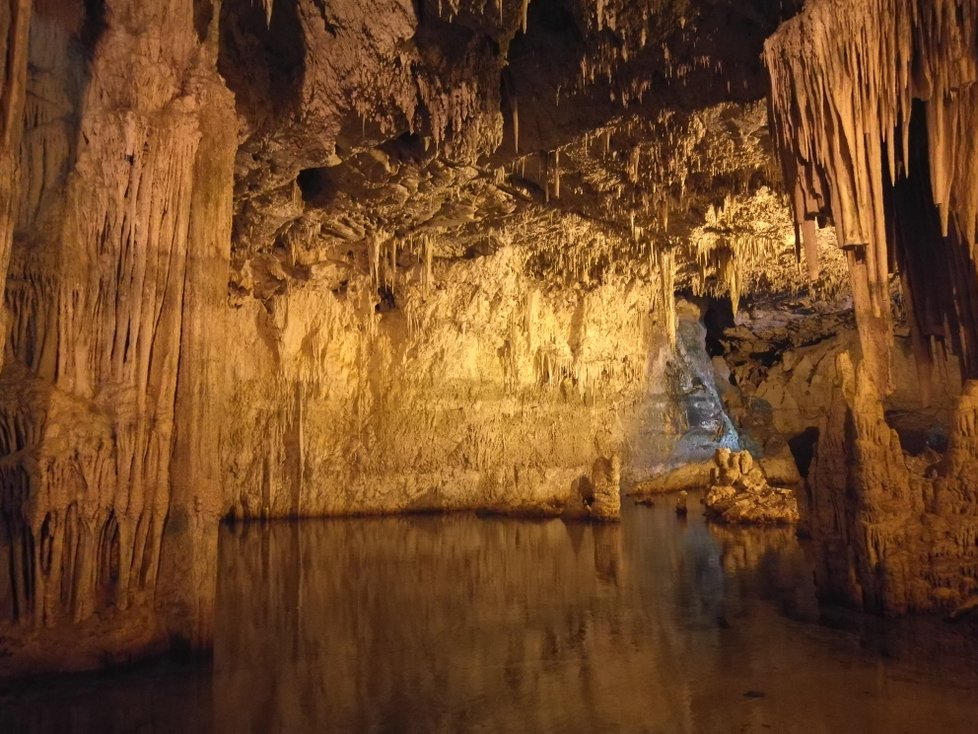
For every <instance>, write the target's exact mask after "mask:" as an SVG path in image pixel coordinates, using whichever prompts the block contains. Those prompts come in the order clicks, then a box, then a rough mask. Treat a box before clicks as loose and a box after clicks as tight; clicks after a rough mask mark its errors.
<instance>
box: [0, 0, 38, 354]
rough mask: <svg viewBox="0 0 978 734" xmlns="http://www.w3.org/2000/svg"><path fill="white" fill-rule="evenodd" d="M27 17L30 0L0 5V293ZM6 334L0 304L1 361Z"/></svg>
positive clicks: (14, 185)
mask: <svg viewBox="0 0 978 734" xmlns="http://www.w3.org/2000/svg"><path fill="white" fill-rule="evenodd" d="M30 16H31V0H12V1H11V2H5V3H2V4H0V36H2V37H3V48H4V49H5V52H4V54H3V55H0V292H3V287H4V285H5V283H6V280H7V263H8V262H9V260H10V249H11V245H12V244H13V234H14V220H15V218H16V212H15V205H14V202H15V201H16V199H17V190H18V178H19V177H18V166H17V163H18V156H19V153H20V135H21V131H22V130H23V117H24V98H25V96H26V85H27V47H28V29H29V27H30ZM6 336H7V318H6V310H5V309H4V308H3V307H2V306H0V364H3V352H4V346H5V343H6Z"/></svg>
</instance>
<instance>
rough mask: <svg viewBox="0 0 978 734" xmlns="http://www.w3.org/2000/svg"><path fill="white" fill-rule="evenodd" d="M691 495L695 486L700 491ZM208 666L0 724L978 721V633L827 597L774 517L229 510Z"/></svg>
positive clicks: (88, 680) (464, 727) (231, 727)
mask: <svg viewBox="0 0 978 734" xmlns="http://www.w3.org/2000/svg"><path fill="white" fill-rule="evenodd" d="M691 500H692V501H691V502H690V507H691V508H697V507H698V504H697V500H698V497H691ZM215 623H216V624H215V627H216V635H215V650H214V659H213V663H212V664H189V663H176V662H173V661H167V662H158V663H154V664H151V665H145V666H140V667H138V668H135V669H132V670H128V671H123V672H118V673H111V674H103V675H99V676H94V675H89V676H74V677H69V678H62V679H57V680H53V681H50V682H38V681H34V682H32V683H30V684H29V685H27V684H22V685H19V686H14V687H9V686H8V687H7V688H6V689H5V690H2V691H0V731H3V732H8V731H9V732H31V733H32V734H33V733H41V732H100V733H104V732H153V733H155V732H196V731H200V732H211V731H214V732H320V731H364V732H366V731H385V732H386V731H418V732H459V731H491V732H502V731H561V732H567V731H573V732H601V731H627V732H632V731H634V732H639V731H649V732H660V731H661V732H766V731H775V732H822V731H825V732H834V731H858V732H863V733H871V732H887V733H890V732H928V731H940V732H957V731H961V732H972V731H974V730H975V722H976V721H978V696H976V695H975V694H976V692H978V634H976V628H975V627H974V626H970V625H969V624H957V625H952V624H949V623H946V622H943V621H940V620H935V619H914V620H879V619H875V618H867V617H865V616H862V615H856V614H851V613H844V612H841V611H838V610H831V609H825V608H820V607H819V606H818V605H817V604H816V602H815V600H814V595H813V588H812V585H811V570H810V567H809V565H808V563H807V561H806V558H805V549H804V547H803V545H802V544H800V543H799V542H798V541H797V540H796V539H795V538H794V536H793V533H792V532H791V531H788V530H784V529H768V530H761V529H756V530H753V529H752V530H734V529H728V528H722V527H716V526H710V525H707V524H705V523H704V521H703V520H702V518H700V517H699V516H698V513H697V512H695V511H691V512H690V515H689V517H688V519H686V520H680V519H678V518H677V517H676V515H675V513H674V511H673V509H672V501H671V500H670V498H669V497H663V498H661V499H660V500H659V501H658V505H657V506H655V507H637V506H632V505H631V504H630V503H627V502H626V506H625V507H624V508H623V518H622V522H621V525H620V526H618V525H583V524H581V525H565V524H564V523H563V522H561V521H546V522H531V521H517V520H508V519H495V518H490V519H481V518H476V517H473V516H466V515H459V516H407V517H398V518H379V519H351V520H324V521H305V522H301V523H284V522H283V523H275V524H271V525H258V524H254V525H243V526H242V525H238V526H236V527H225V528H222V534H221V540H220V570H219V577H218V599H217V609H216V620H215Z"/></svg>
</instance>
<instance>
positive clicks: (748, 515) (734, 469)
mask: <svg viewBox="0 0 978 734" xmlns="http://www.w3.org/2000/svg"><path fill="white" fill-rule="evenodd" d="M703 504H704V506H705V508H706V515H707V517H709V518H710V519H711V520H717V521H720V522H726V523H732V524H744V525H782V524H791V523H795V522H797V521H798V517H799V515H798V502H797V500H796V499H795V494H794V490H792V489H785V488H780V487H772V486H771V485H770V484H769V483H768V480H767V477H766V476H765V474H764V470H763V469H762V468H761V465H760V464H759V463H757V462H755V461H754V459H753V457H752V456H751V455H750V452H749V451H740V452H736V453H735V452H733V451H730V450H729V449H718V450H717V452H716V456H715V457H714V468H713V471H712V473H711V476H710V488H709V491H708V492H707V493H706V496H705V498H704V500H703Z"/></svg>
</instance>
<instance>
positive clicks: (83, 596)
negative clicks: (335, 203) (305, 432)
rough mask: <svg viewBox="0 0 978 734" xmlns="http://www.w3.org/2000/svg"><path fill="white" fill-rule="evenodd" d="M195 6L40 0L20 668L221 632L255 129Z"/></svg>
mask: <svg viewBox="0 0 978 734" xmlns="http://www.w3.org/2000/svg"><path fill="white" fill-rule="evenodd" d="M194 20H195V14H194V4H193V3H191V1H190V0H167V1H166V2H155V3H150V4H147V3H142V2H135V1H130V0H110V1H108V2H105V3H98V4H86V5H85V6H82V5H81V4H80V3H75V2H71V1H70V0H47V1H45V2H40V1H39V2H37V3H36V4H35V6H34V15H33V20H32V23H31V28H30V48H29V62H28V63H29V74H28V79H27V90H28V109H27V114H26V126H25V129H24V132H23V144H22V146H21V149H20V156H21V162H20V170H21V172H22V178H21V181H20V184H21V186H20V189H21V196H20V201H19V205H18V220H17V224H16V236H15V238H14V247H13V255H12V259H11V264H10V269H9V274H8V278H7V288H6V305H7V308H8V309H9V311H10V312H11V318H12V322H11V325H10V330H9V332H10V333H9V340H8V343H7V351H6V357H5V364H4V367H3V372H2V374H0V385H2V386H0V425H2V427H3V429H2V432H0V443H2V446H0V455H2V456H3V457H4V458H3V460H2V462H0V478H2V479H0V487H2V494H0V510H2V516H3V528H2V531H0V532H2V534H3V543H0V567H2V568H3V569H4V573H3V576H2V581H0V617H2V618H3V620H4V625H5V626H4V628H3V629H4V633H3V635H2V639H3V643H2V644H3V651H4V654H5V657H9V656H12V662H8V663H7V667H13V669H14V670H16V669H17V668H16V666H17V665H20V664H22V663H24V661H30V663H31V664H32V665H41V666H44V667H60V666H62V665H70V666H72V667H75V666H79V665H81V666H87V665H95V664H101V663H104V662H105V660H106V659H111V656H112V655H113V654H123V655H128V654H131V653H133V652H135V651H139V650H146V649H152V648H154V647H157V646H161V645H164V644H169V643H170V642H171V641H172V639H174V638H181V639H185V640H186V641H187V642H188V643H189V644H191V645H192V646H203V645H206V644H208V643H209V639H210V624H211V622H210V617H211V616H212V608H213V593H214V570H215V568H216V566H215V564H216V524H217V519H218V514H217V513H218V510H219V488H218V485H217V484H216V483H215V482H214V479H216V471H215V470H214V465H215V462H216V458H217V457H216V451H215V450H214V447H215V442H214V441H212V440H209V439H210V436H209V433H211V432H213V431H215V430H216V427H215V426H214V424H213V421H212V411H213V410H215V409H216V408H217V407H218V405H219V403H214V402H208V401H201V397H202V395H203V394H204V393H206V392H207V391H208V389H209V388H208V387H207V385H206V383H208V375H209V372H210V370H211V365H212V364H213V362H214V359H215V355H216V353H217V350H218V349H219V345H217V344H208V340H209V339H210V338H211V337H212V335H211V334H209V333H207V328H208V327H209V326H210V325H211V324H210V318H211V316H212V314H213V313H214V311H215V310H216V309H218V308H219V307H220V304H221V302H222V300H223V297H224V294H225V293H226V277H227V275H226V274H227V265H226V264H227V259H228V250H229V241H230V224H231V208H230V193H231V175H232V170H233V169H232V165H233V154H234V144H235V143H234V125H233V107H232V99H231V96H230V94H229V93H228V91H227V89H226V88H225V86H224V84H223V82H222V81H221V79H220V78H219V77H218V76H217V74H216V71H215V68H216V45H215V43H214V39H213V34H212V31H213V27H212V26H208V25H207V24H206V23H204V24H198V25H196V26H195V22H194ZM210 397H211V398H213V395H210ZM177 425H179V426H180V430H179V431H177V430H176V426H177ZM191 449H192V450H191ZM175 456H177V457H178V458H179V461H178V462H175V461H174V457H175ZM177 464H178V466H177ZM174 467H176V468H174ZM158 592H159V596H158ZM163 602H165V604H164V603H163ZM164 607H165V608H164ZM161 612H162V613H161ZM11 623H12V626H9V627H8V625H10V624H11ZM66 639H72V640H74V642H73V643H72V644H70V645H67V644H64V641H65V640H66Z"/></svg>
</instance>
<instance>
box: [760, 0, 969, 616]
mask: <svg viewBox="0 0 978 734" xmlns="http://www.w3.org/2000/svg"><path fill="white" fill-rule="evenodd" d="M976 13H978V5H976V3H975V2H973V1H972V0H910V1H909V2H903V1H902V0H900V1H896V0H861V1H860V2H842V1H841V0H815V1H814V2H810V3H808V4H807V5H806V7H805V10H804V11H803V12H802V13H801V14H800V15H798V16H797V17H796V18H794V19H792V20H791V21H789V22H787V23H785V24H784V25H783V26H782V27H781V28H780V29H779V31H778V32H777V33H776V34H775V35H774V36H772V38H770V39H769V40H768V41H767V43H766V46H765V61H766V63H767V66H768V68H769V70H770V73H771V79H772V116H773V120H774V126H775V130H776V139H777V142H778V147H779V150H780V153H781V159H782V163H783V165H784V169H785V174H786V182H787V184H788V188H789V189H790V190H794V191H795V198H794V208H795V217H796V221H797V222H798V223H799V226H800V227H804V226H808V223H809V222H810V221H812V220H813V219H816V218H830V219H831V221H832V222H833V224H834V225H835V228H836V233H837V235H838V242H839V245H840V247H842V248H843V250H845V252H846V256H847V259H848V265H849V271H850V276H851V282H852V293H853V298H854V305H855V309H854V310H855V314H856V323H857V326H858V330H859V346H860V350H859V361H858V363H856V364H854V363H853V361H852V359H851V358H850V357H849V356H848V355H846V354H843V355H840V356H839V357H838V360H837V361H838V370H839V375H840V381H841V389H840V390H839V391H838V392H837V393H836V395H835V397H834V398H833V399H832V404H831V408H830V412H829V415H828V416H827V418H826V419H825V421H824V422H823V426H822V430H821V431H820V435H819V440H818V452H817V457H816V462H815V467H814V471H813V476H812V478H811V481H810V485H811V496H810V498H809V501H810V504H811V515H812V517H811V527H812V532H813V536H814V537H815V539H816V542H817V543H818V545H819V546H820V549H821V553H820V559H821V560H820V571H819V588H820V591H822V592H823V593H824V594H826V595H831V596H836V597H839V598H842V599H844V600H846V601H848V602H850V603H853V604H856V605H859V606H863V607H865V608H869V609H873V610H881V611H888V612H902V611H907V610H916V609H930V608H934V607H947V606H953V605H954V604H956V603H960V602H961V601H963V600H965V599H966V598H967V597H968V596H969V595H970V594H972V593H973V591H974V589H973V587H974V578H975V571H974V562H975V561H974V556H975V542H974V528H973V526H974V523H975V516H976V512H975V507H974V504H973V495H974V491H973V489H972V488H971V484H972V481H971V475H970V474H969V473H968V471H967V469H965V467H967V466H969V465H970V464H971V462H972V461H973V458H971V456H970V455H969V454H968V451H969V450H970V449H963V448H962V447H964V446H971V444H972V443H973V439H972V438H971V436H972V434H973V432H974V431H973V426H972V419H971V414H972V413H973V406H972V398H971V395H972V393H973V390H974V388H973V387H972V386H971V383H970V382H966V383H965V385H964V389H963V392H962V396H961V398H960V400H959V401H958V403H957V405H956V407H955V408H954V412H953V414H952V418H951V435H950V446H949V448H948V450H947V453H946V454H944V456H943V457H939V456H937V455H933V454H932V449H928V450H927V451H925V452H924V453H923V454H921V455H918V456H916V457H913V458H909V457H906V455H905V453H904V451H903V448H902V446H901V443H900V437H899V436H898V434H897V433H896V432H895V431H894V430H893V429H892V428H891V426H890V425H889V423H888V422H887V416H886V414H885V413H884V409H883V403H882V401H881V397H886V396H888V395H889V394H890V393H892V392H893V391H894V389H895V388H896V387H897V382H898V380H897V379H896V375H895V370H894V365H895V360H894V359H893V351H894V350H893V347H894V332H893V328H892V324H893V320H894V319H893V311H892V303H893V299H892V298H891V295H890V279H891V273H898V274H899V276H900V283H901V286H902V300H903V303H904V304H905V305H906V312H907V321H908V322H909V327H910V338H911V342H912V345H913V352H914V355H915V358H916V367H917V370H916V373H917V374H916V377H915V380H914V383H913V384H914V385H915V386H916V388H917V392H918V393H919V394H920V395H921V396H922V397H923V401H924V403H925V404H926V403H927V402H929V399H930V397H931V395H932V393H933V392H934V390H933V387H934V383H938V384H939V383H940V382H942V381H944V380H943V379H942V377H943V375H942V373H945V372H947V371H948V370H949V369H955V368H956V369H957V370H959V372H960V375H961V378H962V379H963V380H971V379H973V378H975V377H978V374H976V363H975V356H976V354H978V353H976V351H975V343H976V342H975V316H974V303H975V298H974V294H975V292H976V287H978V275H976V270H975V266H974V262H973V258H974V247H975V241H976V234H975V232H976V212H978V203H976V202H978V199H976V195H975V190H976V189H975V186H974V181H973V176H972V175H971V173H970V172H971V171H972V170H973V168H974V164H975V160H974V156H975V151H976V149H975V147H974V146H972V145H970V144H966V143H965V142H964V140H965V139H966V136H967V133H966V132H964V131H966V130H970V129H972V128H973V127H974V124H975V119H976V115H978V100H976V98H975V96H974V94H975V89H976V88H978V87H976V84H975V82H976V81H978V36H976V31H975V28H976V26H975V22H974V19H975V17H976ZM949 355H954V356H955V357H956V359H954V360H951V359H949V358H948V357H949Z"/></svg>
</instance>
